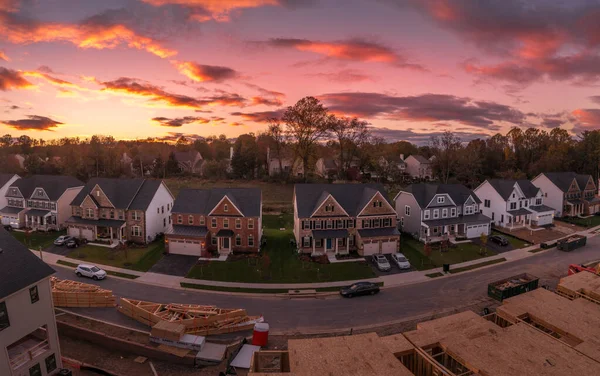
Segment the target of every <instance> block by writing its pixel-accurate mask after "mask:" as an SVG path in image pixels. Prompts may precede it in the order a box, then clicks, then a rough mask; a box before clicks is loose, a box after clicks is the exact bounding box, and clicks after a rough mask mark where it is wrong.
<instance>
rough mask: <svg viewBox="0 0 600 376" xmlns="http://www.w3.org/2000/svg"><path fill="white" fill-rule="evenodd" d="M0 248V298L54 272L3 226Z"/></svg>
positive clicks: (0, 234) (0, 235) (0, 233)
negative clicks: (0, 278)
mask: <svg viewBox="0 0 600 376" xmlns="http://www.w3.org/2000/svg"><path fill="white" fill-rule="evenodd" d="M0 249H2V252H0V276H2V280H1V281H0V300H1V299H2V298H5V297H7V296H9V295H12V294H14V293H15V292H17V291H19V290H22V289H24V288H26V287H27V286H30V285H32V284H34V283H36V282H38V281H40V280H42V279H44V278H46V277H49V276H50V275H52V274H54V269H52V268H51V267H50V266H48V265H46V263H44V262H43V261H42V260H40V259H39V258H38V257H37V256H36V255H34V254H33V253H32V252H31V251H30V250H29V249H27V247H25V246H24V245H23V244H22V243H21V242H20V241H18V240H17V239H15V238H14V237H13V236H12V235H11V234H10V233H8V232H7V231H6V230H5V229H3V228H2V229H0Z"/></svg>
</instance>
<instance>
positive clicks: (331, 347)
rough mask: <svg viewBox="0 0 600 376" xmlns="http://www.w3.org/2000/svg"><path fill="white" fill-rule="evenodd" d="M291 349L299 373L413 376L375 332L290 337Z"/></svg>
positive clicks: (303, 375)
mask: <svg viewBox="0 0 600 376" xmlns="http://www.w3.org/2000/svg"><path fill="white" fill-rule="evenodd" d="M288 349H289V355H290V371H291V373H292V374H293V375H297V376H313V375H327V376H338V375H339V376H348V375H354V376H389V375H395V376H412V373H411V372H410V371H408V369H406V367H404V365H402V363H401V362H400V361H399V360H398V359H397V358H396V357H395V356H394V355H393V354H392V352H391V351H390V350H389V349H388V348H387V346H386V345H385V344H384V343H383V341H382V340H381V338H379V337H378V336H377V334H375V333H367V334H359V335H352V336H345V337H330V338H312V339H290V340H289V341H288ZM288 375H289V374H288Z"/></svg>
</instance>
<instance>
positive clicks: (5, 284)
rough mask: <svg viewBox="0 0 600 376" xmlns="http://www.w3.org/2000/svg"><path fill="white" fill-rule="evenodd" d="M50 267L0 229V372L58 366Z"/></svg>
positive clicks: (40, 371) (42, 371) (47, 370)
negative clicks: (0, 279) (0, 278)
mask: <svg viewBox="0 0 600 376" xmlns="http://www.w3.org/2000/svg"><path fill="white" fill-rule="evenodd" d="M52 274H54V270H53V269H52V268H51V267H49V266H48V265H46V264H45V263H44V262H43V261H41V260H40V259H39V258H38V257H37V256H36V255H34V254H33V253H31V251H30V250H29V249H27V247H25V246H24V245H23V244H21V243H20V242H19V241H18V240H17V239H15V238H14V237H13V236H12V235H11V234H9V233H8V232H7V231H6V230H4V229H0V275H1V276H2V283H0V375H2V376H9V375H40V376H46V375H56V374H57V373H58V372H59V370H60V369H61V368H62V360H61V355H60V346H59V343H58V331H57V328H56V321H55V318H54V305H53V303H52V291H51V287H50V276H51V275H52Z"/></svg>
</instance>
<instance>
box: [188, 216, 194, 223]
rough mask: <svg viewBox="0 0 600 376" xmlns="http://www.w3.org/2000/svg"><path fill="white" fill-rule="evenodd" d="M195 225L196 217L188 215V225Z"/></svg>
mask: <svg viewBox="0 0 600 376" xmlns="http://www.w3.org/2000/svg"><path fill="white" fill-rule="evenodd" d="M193 224H194V216H193V215H188V225H193Z"/></svg>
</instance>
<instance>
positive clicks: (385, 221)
mask: <svg viewBox="0 0 600 376" xmlns="http://www.w3.org/2000/svg"><path fill="white" fill-rule="evenodd" d="M391 226H392V219H391V218H384V219H383V227H391Z"/></svg>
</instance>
